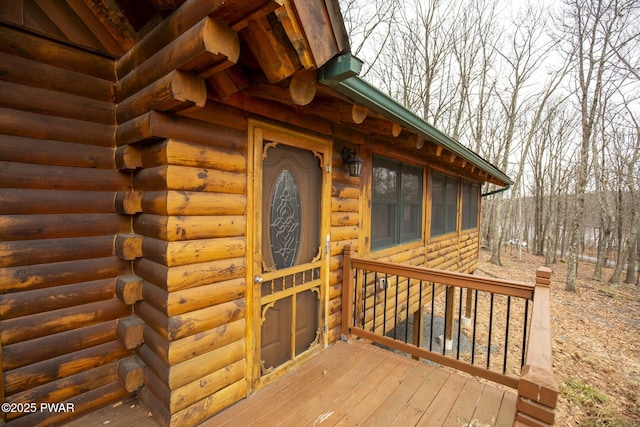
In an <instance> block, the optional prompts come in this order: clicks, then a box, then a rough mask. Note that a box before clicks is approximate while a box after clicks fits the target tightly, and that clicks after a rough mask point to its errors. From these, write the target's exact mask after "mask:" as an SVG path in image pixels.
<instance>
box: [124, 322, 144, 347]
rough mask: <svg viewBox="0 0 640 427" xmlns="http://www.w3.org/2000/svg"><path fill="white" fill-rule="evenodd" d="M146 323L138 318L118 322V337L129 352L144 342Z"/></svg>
mask: <svg viewBox="0 0 640 427" xmlns="http://www.w3.org/2000/svg"><path fill="white" fill-rule="evenodd" d="M143 333H144V322H143V321H142V320H141V319H140V318H139V317H138V316H129V317H125V318H124V319H119V320H118V336H119V337H120V341H122V343H124V346H125V348H126V349H127V350H132V349H134V348H136V347H138V346H139V345H141V344H142V343H143V342H144V335H143Z"/></svg>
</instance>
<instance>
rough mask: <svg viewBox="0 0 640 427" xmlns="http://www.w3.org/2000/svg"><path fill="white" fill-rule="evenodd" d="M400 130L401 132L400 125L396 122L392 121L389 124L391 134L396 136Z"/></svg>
mask: <svg viewBox="0 0 640 427" xmlns="http://www.w3.org/2000/svg"><path fill="white" fill-rule="evenodd" d="M400 132H402V125H400V124H398V123H393V124H392V125H391V134H392V135H393V136H395V137H397V136H398V135H400Z"/></svg>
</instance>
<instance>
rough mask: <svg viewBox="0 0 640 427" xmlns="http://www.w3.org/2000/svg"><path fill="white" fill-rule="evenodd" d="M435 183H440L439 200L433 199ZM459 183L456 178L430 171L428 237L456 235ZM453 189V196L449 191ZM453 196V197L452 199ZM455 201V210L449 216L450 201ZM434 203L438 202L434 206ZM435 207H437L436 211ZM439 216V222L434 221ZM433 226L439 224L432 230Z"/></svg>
mask: <svg viewBox="0 0 640 427" xmlns="http://www.w3.org/2000/svg"><path fill="white" fill-rule="evenodd" d="M435 181H440V182H442V197H441V198H440V200H437V201H436V199H435V198H434V183H435ZM460 181H461V179H460V178H458V177H454V176H451V175H447V174H444V173H441V172H436V171H434V170H432V171H431V186H430V192H429V200H430V201H431V215H430V217H431V218H430V219H431V221H430V224H429V236H430V237H439V236H444V235H447V234H452V233H456V232H457V231H458V229H459V226H458V213H459V211H460ZM451 188H455V192H454V194H453V193H451V192H450V191H451V190H450V189H451ZM454 195H455V197H454ZM454 199H455V208H454V209H453V214H451V212H450V211H451V210H452V209H451V207H452V206H453V204H452V203H451V201H452V200H454ZM436 202H439V203H437V204H436ZM436 207H438V208H437V209H436ZM438 214H440V215H441V218H440V220H439V221H436V220H435V219H436V217H435V215H438ZM434 224H439V226H438V229H434Z"/></svg>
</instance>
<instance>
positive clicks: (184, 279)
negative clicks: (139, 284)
mask: <svg viewBox="0 0 640 427" xmlns="http://www.w3.org/2000/svg"><path fill="white" fill-rule="evenodd" d="M245 267H246V260H245V258H244V256H242V257H238V258H229V259H224V260H220V261H208V262H200V263H197V264H187V265H182V266H177V267H166V266H163V265H161V264H158V263H155V262H153V261H151V260H148V259H146V258H142V259H139V260H136V261H135V263H134V269H135V271H136V274H137V275H138V276H140V277H142V278H143V279H145V280H148V281H149V282H151V283H153V284H154V285H156V286H158V287H160V288H161V289H164V290H166V291H168V292H175V291H180V290H184V289H189V288H195V287H198V286H202V285H208V284H211V283H215V282H222V281H225V280H231V279H236V278H240V277H244V274H245Z"/></svg>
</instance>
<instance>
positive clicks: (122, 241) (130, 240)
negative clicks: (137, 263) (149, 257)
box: [114, 233, 143, 261]
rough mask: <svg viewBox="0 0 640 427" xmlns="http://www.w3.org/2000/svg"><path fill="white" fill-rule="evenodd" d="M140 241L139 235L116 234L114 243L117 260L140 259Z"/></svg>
mask: <svg viewBox="0 0 640 427" xmlns="http://www.w3.org/2000/svg"><path fill="white" fill-rule="evenodd" d="M142 239H143V237H142V236H141V235H139V234H134V233H118V234H117V235H116V238H115V242H114V248H115V252H116V255H117V256H118V258H120V259H124V260H127V261H131V260H134V259H136V258H140V257H142Z"/></svg>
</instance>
